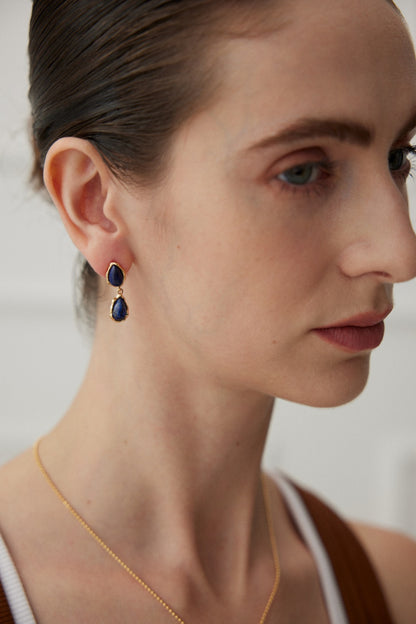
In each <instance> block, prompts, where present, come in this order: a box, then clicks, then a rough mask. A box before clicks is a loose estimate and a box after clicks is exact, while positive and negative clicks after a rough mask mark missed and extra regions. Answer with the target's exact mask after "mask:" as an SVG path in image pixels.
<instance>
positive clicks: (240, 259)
mask: <svg viewBox="0 0 416 624" xmlns="http://www.w3.org/2000/svg"><path fill="white" fill-rule="evenodd" d="M188 225H189V223H188ZM169 256H170V257H169V269H168V270H164V271H162V274H163V280H162V286H163V290H164V295H165V297H166V305H167V307H168V308H169V313H170V315H171V316H172V317H173V318H176V319H177V321H178V322H179V323H181V325H182V326H183V331H184V332H187V333H189V332H190V331H192V332H193V333H194V335H197V334H200V335H202V336H212V337H214V339H216V340H218V339H219V338H220V339H221V340H222V341H223V342H230V341H232V340H238V341H239V342H241V338H242V336H243V337H244V336H247V338H249V337H259V336H258V334H262V335H263V338H266V336H267V339H270V340H271V341H273V340H278V339H279V336H280V335H285V334H287V328H288V325H289V324H292V325H293V324H294V323H295V321H296V318H294V316H295V317H297V320H298V322H299V321H300V319H301V318H302V317H303V315H304V306H305V302H306V301H308V300H310V299H311V298H312V296H313V293H314V291H315V290H316V289H317V286H318V284H319V282H320V281H321V280H322V279H323V275H324V274H325V272H326V270H327V268H328V258H327V255H326V253H325V251H324V249H323V244H322V236H321V235H319V236H316V235H315V234H314V230H313V228H311V227H308V228H306V227H301V228H300V227H296V226H295V227H294V226H293V224H292V226H291V227H289V226H288V225H287V224H283V223H277V224H276V223H270V222H268V223H266V224H265V223H264V222H262V220H261V219H260V218H259V219H258V220H257V221H256V220H255V219H254V220H253V219H250V220H247V222H246V224H244V223H243V220H242V219H232V218H231V219H230V218H228V219H225V218H220V219H218V220H216V219H215V220H206V219H199V220H198V226H197V227H192V228H190V229H189V230H188V231H187V230H186V229H185V230H183V229H182V230H181V235H180V236H178V237H177V238H176V241H175V244H174V245H171V253H170V254H169Z"/></svg>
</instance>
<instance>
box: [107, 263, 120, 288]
mask: <svg viewBox="0 0 416 624" xmlns="http://www.w3.org/2000/svg"><path fill="white" fill-rule="evenodd" d="M107 281H108V282H109V284H111V285H112V286H116V288H120V286H121V285H122V284H123V282H124V271H123V269H122V268H121V266H119V265H118V264H116V263H115V262H112V263H111V264H110V267H109V269H108V271H107Z"/></svg>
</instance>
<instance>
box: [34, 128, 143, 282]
mask: <svg viewBox="0 0 416 624" xmlns="http://www.w3.org/2000/svg"><path fill="white" fill-rule="evenodd" d="M44 182H45V186H46V188H47V189H48V192H49V194H50V195H51V197H52V199H53V201H54V203H55V205H56V207H57V209H58V211H59V213H60V216H61V218H62V221H63V223H64V225H65V227H66V229H67V231H68V234H69V236H70V237H71V239H72V241H73V243H74V244H75V246H76V247H77V248H78V249H79V250H80V252H81V253H82V254H83V255H84V257H85V258H86V259H87V260H88V262H89V263H90V265H91V266H92V267H93V268H94V270H95V271H96V272H97V273H98V274H100V275H105V271H106V270H107V267H108V264H109V262H111V261H112V260H115V259H116V260H117V262H119V263H120V264H121V265H122V266H123V267H125V268H128V266H129V265H130V264H131V257H130V254H129V253H128V250H127V249H126V245H125V241H124V237H123V232H124V228H123V223H122V222H121V220H118V218H117V215H118V212H117V210H113V209H112V208H111V205H112V204H114V203H115V202H114V197H113V194H114V193H113V191H114V188H115V185H114V180H113V176H112V175H111V173H110V171H109V169H108V167H107V165H106V164H105V163H104V161H103V159H102V157H101V155H100V154H99V153H98V151H97V150H96V149H95V147H94V146H93V145H92V144H91V143H89V141H86V140H84V139H78V138H76V137H64V138H62V139H59V140H58V141H56V142H55V143H54V144H53V145H52V146H51V148H50V149H49V151H48V154H47V156H46V159H45V164H44Z"/></svg>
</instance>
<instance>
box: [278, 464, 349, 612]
mask: <svg viewBox="0 0 416 624" xmlns="http://www.w3.org/2000/svg"><path fill="white" fill-rule="evenodd" d="M274 479H275V481H276V483H277V485H278V488H279V490H280V492H281V494H282V496H283V498H284V499H285V502H286V504H287V506H288V508H289V510H290V512H291V515H292V517H293V520H294V521H295V523H296V525H297V527H298V529H299V531H300V533H301V535H302V537H303V539H304V541H305V543H306V545H307V547H308V548H309V551H310V552H311V554H312V556H313V558H314V560H315V564H316V567H317V569H318V573H319V578H320V582H321V587H322V592H323V594H324V598H325V603H326V606H327V610H328V616H329V619H330V622H331V624H349V622H348V617H347V614H346V612H345V607H344V603H343V601H342V598H341V594H340V591H339V589H338V583H337V581H336V578H335V575H334V572H333V569H332V565H331V562H330V560H329V557H328V555H327V553H326V550H325V548H324V545H323V544H322V540H321V538H320V536H319V533H318V531H317V530H316V528H315V525H314V523H313V520H312V518H311V517H310V515H309V512H308V510H307V509H306V507H305V504H304V502H303V500H302V498H301V497H300V496H299V494H298V492H297V491H296V489H295V488H294V487H293V486H292V485H291V484H290V483H289V482H288V481H287V480H286V479H285V478H284V477H283V476H282V475H281V474H280V473H277V474H275V475H274ZM351 624H353V623H351Z"/></svg>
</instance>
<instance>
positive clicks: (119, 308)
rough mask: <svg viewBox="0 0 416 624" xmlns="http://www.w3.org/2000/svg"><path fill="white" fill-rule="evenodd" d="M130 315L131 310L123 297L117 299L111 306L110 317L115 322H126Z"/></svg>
mask: <svg viewBox="0 0 416 624" xmlns="http://www.w3.org/2000/svg"><path fill="white" fill-rule="evenodd" d="M128 315H129V309H128V307H127V303H126V300H125V299H124V298H123V297H117V298H116V299H113V303H112V304H111V311H110V316H111V318H112V319H113V320H114V321H117V322H120V321H125V320H126V318H127V317H128Z"/></svg>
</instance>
